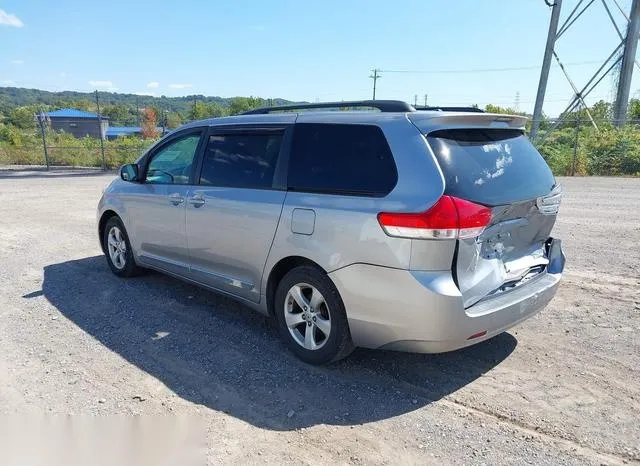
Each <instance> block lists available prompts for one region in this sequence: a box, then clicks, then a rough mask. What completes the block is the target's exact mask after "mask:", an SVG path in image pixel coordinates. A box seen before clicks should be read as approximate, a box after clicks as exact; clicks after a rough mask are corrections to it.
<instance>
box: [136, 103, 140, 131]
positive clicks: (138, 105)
mask: <svg viewBox="0 0 640 466" xmlns="http://www.w3.org/2000/svg"><path fill="white" fill-rule="evenodd" d="M136 126H137V127H138V128H140V103H139V98H138V96H136Z"/></svg>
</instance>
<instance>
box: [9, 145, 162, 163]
mask: <svg viewBox="0 0 640 466" xmlns="http://www.w3.org/2000/svg"><path fill="white" fill-rule="evenodd" d="M154 142H155V140H152V139H137V138H135V139H134V138H127V139H123V140H115V141H104V148H102V147H101V146H100V144H99V141H86V140H83V139H80V140H78V145H64V146H59V145H49V144H47V145H46V147H45V146H44V145H43V144H40V145H26V146H17V145H11V144H0V165H39V166H47V167H49V166H52V167H56V166H65V167H104V168H106V169H113V168H117V167H119V166H121V165H123V164H125V163H131V162H133V161H135V160H136V159H137V158H138V157H139V156H140V155H141V154H142V153H143V152H144V151H145V150H146V149H147V148H148V147H149V146H150V145H151V144H153V143H154Z"/></svg>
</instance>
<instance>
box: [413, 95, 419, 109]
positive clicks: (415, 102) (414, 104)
mask: <svg viewBox="0 0 640 466" xmlns="http://www.w3.org/2000/svg"><path fill="white" fill-rule="evenodd" d="M413 106H414V107H417V106H418V94H414V95H413Z"/></svg>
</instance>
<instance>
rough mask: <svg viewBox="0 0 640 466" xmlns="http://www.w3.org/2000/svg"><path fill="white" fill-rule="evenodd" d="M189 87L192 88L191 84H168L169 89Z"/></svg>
mask: <svg viewBox="0 0 640 466" xmlns="http://www.w3.org/2000/svg"><path fill="white" fill-rule="evenodd" d="M191 86H193V84H180V83H178V84H169V88H170V89H186V88H188V87H191Z"/></svg>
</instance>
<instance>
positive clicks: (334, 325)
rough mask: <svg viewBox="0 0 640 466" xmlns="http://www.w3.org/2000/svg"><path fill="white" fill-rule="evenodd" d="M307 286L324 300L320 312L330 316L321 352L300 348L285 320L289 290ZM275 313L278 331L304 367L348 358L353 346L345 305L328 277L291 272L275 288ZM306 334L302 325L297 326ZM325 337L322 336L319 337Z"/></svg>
mask: <svg viewBox="0 0 640 466" xmlns="http://www.w3.org/2000/svg"><path fill="white" fill-rule="evenodd" d="M301 283H303V284H308V285H310V286H312V287H314V288H316V289H317V290H318V291H319V292H320V293H321V294H322V297H323V298H324V302H325V303H326V306H323V307H322V308H323V312H326V313H328V314H330V322H331V327H330V331H329V336H328V337H326V341H324V340H323V344H322V346H321V347H320V348H318V349H314V350H310V349H306V348H304V347H303V346H301V344H300V343H298V342H297V341H296V339H295V338H294V336H293V335H292V334H291V332H290V331H289V327H288V326H287V323H286V320H285V313H286V312H287V311H286V310H285V300H286V299H287V294H288V293H289V290H290V289H291V288H292V287H294V286H295V285H297V284H301ZM274 312H275V315H276V320H277V322H278V329H279V331H280V334H281V336H282V338H283V339H284V341H285V342H286V344H287V346H288V347H289V349H290V350H291V352H292V353H293V354H295V355H296V356H297V357H298V358H300V359H301V360H303V361H304V362H306V363H309V364H314V365H320V364H327V363H330V362H334V361H338V360H340V359H342V358H344V357H346V356H348V355H349V354H350V353H351V352H352V351H353V350H354V346H353V343H352V341H351V333H350V332H349V322H348V321H347V314H346V312H345V308H344V303H343V302H342V298H341V297H340V294H339V293H338V290H337V289H336V287H335V285H334V284H333V282H332V281H331V279H330V278H329V277H328V276H327V274H326V273H325V272H324V271H322V270H320V269H319V268H317V267H314V266H301V267H296V268H294V269H292V270H290V271H289V272H288V273H287V274H286V275H285V276H284V277H283V278H282V280H280V283H279V284H278V288H277V290H276V296H275V301H274ZM300 325H301V326H302V329H304V330H305V332H306V331H307V330H306V327H305V324H300ZM321 335H322V336H324V335H323V334H321Z"/></svg>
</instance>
